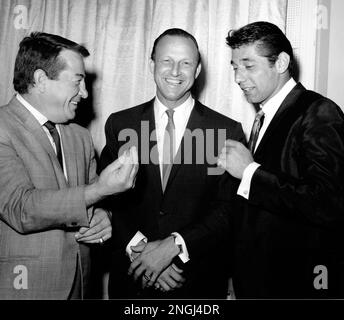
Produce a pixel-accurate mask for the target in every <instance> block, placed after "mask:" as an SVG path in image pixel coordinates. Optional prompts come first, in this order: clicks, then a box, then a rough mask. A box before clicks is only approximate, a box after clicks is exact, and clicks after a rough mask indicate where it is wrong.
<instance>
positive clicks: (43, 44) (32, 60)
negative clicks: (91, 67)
mask: <svg viewBox="0 0 344 320" xmlns="http://www.w3.org/2000/svg"><path fill="white" fill-rule="evenodd" d="M64 49H67V50H72V51H74V52H76V53H79V54H80V55H81V56H82V57H84V58H85V57H88V56H89V55H90V54H89V52H88V50H87V49H86V48H85V47H84V46H82V45H79V44H77V43H75V42H73V41H71V40H68V39H66V38H63V37H60V36H58V35H54V34H49V33H43V32H32V33H31V34H30V36H28V37H25V38H24V39H23V40H22V41H21V42H20V44H19V51H18V54H17V57H16V61H15V65H14V77H13V85H14V89H15V90H16V91H17V92H18V93H20V94H23V93H27V92H28V89H29V87H30V86H32V85H33V84H34V78H33V76H34V72H35V71H36V70H37V69H41V70H43V71H45V73H46V75H47V76H48V78H49V79H56V78H57V77H58V76H59V74H60V72H61V71H62V70H63V69H64V68H65V67H66V63H65V61H64V60H63V59H61V58H60V57H59V54H60V52H61V51H62V50H64Z"/></svg>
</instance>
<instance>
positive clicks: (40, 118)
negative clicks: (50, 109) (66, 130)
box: [16, 93, 48, 126]
mask: <svg viewBox="0 0 344 320" xmlns="http://www.w3.org/2000/svg"><path fill="white" fill-rule="evenodd" d="M16 98H17V100H18V101H19V102H20V103H21V104H22V105H23V106H24V107H25V108H26V109H27V110H29V112H30V113H31V114H32V115H33V116H34V117H35V118H36V120H37V121H38V122H39V124H40V125H41V126H43V125H44V124H45V123H46V122H47V121H48V118H47V117H46V116H44V115H43V114H42V113H40V112H39V111H38V110H37V109H36V108H34V107H33V106H32V105H31V104H30V103H28V102H27V101H26V100H25V99H24V98H23V97H22V96H21V95H20V94H19V93H17V96H16Z"/></svg>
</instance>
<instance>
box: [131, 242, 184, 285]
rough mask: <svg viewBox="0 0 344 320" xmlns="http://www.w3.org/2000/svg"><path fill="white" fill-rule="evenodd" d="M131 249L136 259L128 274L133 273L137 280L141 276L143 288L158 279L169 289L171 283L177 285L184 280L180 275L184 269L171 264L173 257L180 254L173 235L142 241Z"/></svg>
mask: <svg viewBox="0 0 344 320" xmlns="http://www.w3.org/2000/svg"><path fill="white" fill-rule="evenodd" d="M131 249H132V251H133V254H132V256H133V257H134V260H133V262H132V263H131V265H130V267H129V270H128V274H129V275H133V277H134V280H135V281H137V280H138V279H139V278H140V277H141V279H142V287H143V288H144V287H150V286H152V285H153V284H155V282H156V281H157V280H158V281H157V282H158V283H160V286H161V287H162V288H165V289H166V291H168V290H169V289H171V287H170V285H169V284H171V285H172V286H173V287H177V286H180V285H181V283H182V282H183V281H184V278H183V277H182V276H181V275H180V274H181V273H182V270H180V269H179V268H177V267H176V266H175V268H173V267H172V265H171V262H172V260H173V258H174V257H175V256H176V255H178V254H179V248H178V247H177V246H176V245H175V243H174V238H173V237H172V236H171V237H167V238H165V239H164V240H157V241H153V242H148V243H147V244H146V243H143V242H140V243H139V244H138V245H137V246H133V247H131Z"/></svg>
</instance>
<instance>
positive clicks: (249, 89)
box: [243, 88, 253, 92]
mask: <svg viewBox="0 0 344 320" xmlns="http://www.w3.org/2000/svg"><path fill="white" fill-rule="evenodd" d="M252 89H253V88H245V89H243V91H244V92H249V91H251V90H252Z"/></svg>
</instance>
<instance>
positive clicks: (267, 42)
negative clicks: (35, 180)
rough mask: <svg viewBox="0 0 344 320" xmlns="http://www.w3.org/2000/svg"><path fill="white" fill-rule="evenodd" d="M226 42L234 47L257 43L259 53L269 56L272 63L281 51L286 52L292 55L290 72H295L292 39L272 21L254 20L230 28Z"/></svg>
mask: <svg viewBox="0 0 344 320" xmlns="http://www.w3.org/2000/svg"><path fill="white" fill-rule="evenodd" d="M226 42H227V44H228V45H229V46H230V47H231V48H232V49H237V48H239V47H241V46H244V45H249V44H254V43H256V44H257V48H258V50H259V54H260V55H262V56H263V57H266V58H268V60H269V61H270V63H271V64H274V63H275V62H276V60H277V58H278V55H279V54H280V53H281V52H285V53H287V54H288V55H289V57H290V62H289V66H288V70H289V74H290V75H292V74H293V69H294V54H293V48H292V46H291V44H290V41H289V40H288V38H287V37H286V36H285V34H284V33H283V32H282V31H281V29H279V28H278V27H277V26H276V25H274V24H272V23H270V22H265V21H258V22H253V23H250V24H247V25H246V26H244V27H242V28H240V29H238V30H230V31H229V32H228V36H227V38H226Z"/></svg>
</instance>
